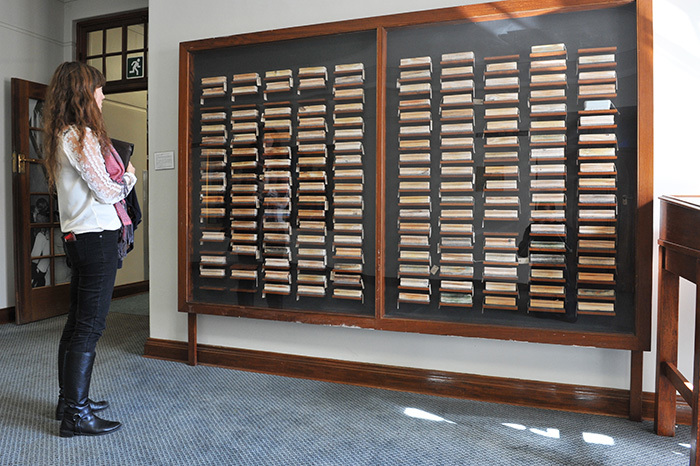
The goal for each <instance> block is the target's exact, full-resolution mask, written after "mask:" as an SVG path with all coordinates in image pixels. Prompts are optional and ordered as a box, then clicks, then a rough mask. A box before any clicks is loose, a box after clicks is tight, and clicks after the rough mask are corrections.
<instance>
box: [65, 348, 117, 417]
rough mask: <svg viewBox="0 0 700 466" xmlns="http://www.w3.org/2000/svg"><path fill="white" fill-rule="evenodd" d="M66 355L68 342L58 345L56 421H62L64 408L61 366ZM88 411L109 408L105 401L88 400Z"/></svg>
mask: <svg viewBox="0 0 700 466" xmlns="http://www.w3.org/2000/svg"><path fill="white" fill-rule="evenodd" d="M66 353H68V342H63V341H62V342H60V343H59V344H58V404H57V405H56V420H57V421H60V420H61V419H63V410H64V409H65V408H66V403H65V399H64V398H63V366H64V364H65V361H66ZM88 403H90V409H92V410H93V411H102V410H103V409H107V408H109V402H107V401H93V400H91V399H89V398H88Z"/></svg>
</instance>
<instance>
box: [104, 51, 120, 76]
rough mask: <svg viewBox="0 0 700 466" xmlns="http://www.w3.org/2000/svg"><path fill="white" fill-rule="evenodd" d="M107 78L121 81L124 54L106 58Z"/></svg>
mask: <svg viewBox="0 0 700 466" xmlns="http://www.w3.org/2000/svg"><path fill="white" fill-rule="evenodd" d="M105 66H106V67H107V69H106V70H105V78H106V79H107V81H119V80H120V79H122V56H121V55H116V56H113V57H107V58H106V59H105Z"/></svg>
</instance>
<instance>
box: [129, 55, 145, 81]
mask: <svg viewBox="0 0 700 466" xmlns="http://www.w3.org/2000/svg"><path fill="white" fill-rule="evenodd" d="M136 78H143V57H127V58H126V79H136Z"/></svg>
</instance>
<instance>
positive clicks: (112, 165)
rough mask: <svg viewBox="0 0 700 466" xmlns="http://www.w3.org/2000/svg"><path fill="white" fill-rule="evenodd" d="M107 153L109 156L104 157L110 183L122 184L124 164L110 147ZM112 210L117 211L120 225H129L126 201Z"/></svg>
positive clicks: (115, 205)
mask: <svg viewBox="0 0 700 466" xmlns="http://www.w3.org/2000/svg"><path fill="white" fill-rule="evenodd" d="M109 152H110V153H109V155H108V156H106V157H105V166H106V167H107V173H109V177H110V178H112V181H116V182H117V183H123V182H124V173H125V172H126V170H125V169H124V163H123V162H122V159H121V157H119V153H118V152H117V150H116V149H115V148H114V147H113V146H111V145H110V146H109ZM114 208H115V209H117V215H118V216H119V220H121V221H122V225H131V218H129V214H127V213H126V201H125V200H124V199H122V200H121V201H119V202H117V203H116V204H114Z"/></svg>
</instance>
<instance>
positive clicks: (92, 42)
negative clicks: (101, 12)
mask: <svg viewBox="0 0 700 466" xmlns="http://www.w3.org/2000/svg"><path fill="white" fill-rule="evenodd" d="M87 54H88V55H90V56H92V55H102V29H100V30H99V31H92V32H89V33H88V35H87Z"/></svg>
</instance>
